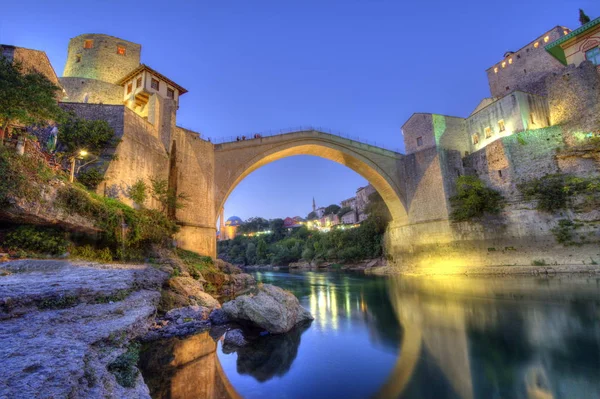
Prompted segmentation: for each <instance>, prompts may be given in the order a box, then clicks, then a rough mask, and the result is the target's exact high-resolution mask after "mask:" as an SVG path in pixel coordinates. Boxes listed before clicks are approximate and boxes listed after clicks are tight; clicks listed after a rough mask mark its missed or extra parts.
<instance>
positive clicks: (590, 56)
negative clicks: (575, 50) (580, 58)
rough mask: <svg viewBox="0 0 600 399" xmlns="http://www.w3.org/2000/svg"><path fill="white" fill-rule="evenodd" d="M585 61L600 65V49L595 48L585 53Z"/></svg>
mask: <svg viewBox="0 0 600 399" xmlns="http://www.w3.org/2000/svg"><path fill="white" fill-rule="evenodd" d="M585 59H586V60H588V61H591V62H592V64H594V65H600V48H599V47H594V48H593V49H589V50H588V51H586V52H585Z"/></svg>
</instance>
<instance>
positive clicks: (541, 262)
mask: <svg viewBox="0 0 600 399" xmlns="http://www.w3.org/2000/svg"><path fill="white" fill-rule="evenodd" d="M531 266H546V261H545V260H544V259H534V260H533V261H532V262H531Z"/></svg>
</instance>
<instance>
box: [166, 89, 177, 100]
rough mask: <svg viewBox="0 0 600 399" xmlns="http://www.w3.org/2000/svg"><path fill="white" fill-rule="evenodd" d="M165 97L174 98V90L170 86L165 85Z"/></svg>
mask: <svg viewBox="0 0 600 399" xmlns="http://www.w3.org/2000/svg"><path fill="white" fill-rule="evenodd" d="M167 97H168V98H175V90H173V89H171V88H170V87H167Z"/></svg>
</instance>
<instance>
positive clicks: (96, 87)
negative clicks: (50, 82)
mask: <svg viewBox="0 0 600 399" xmlns="http://www.w3.org/2000/svg"><path fill="white" fill-rule="evenodd" d="M59 80H60V84H61V85H62V87H63V89H64V90H65V92H66V97H65V98H63V100H62V101H63V102H75V103H83V102H87V103H91V104H111V105H122V104H123V88H122V87H121V86H119V85H115V84H112V83H108V82H104V81H102V80H96V79H87V78H68V77H63V78H60V79H59ZM86 98H87V101H86Z"/></svg>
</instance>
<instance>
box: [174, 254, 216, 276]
mask: <svg viewBox="0 0 600 399" xmlns="http://www.w3.org/2000/svg"><path fill="white" fill-rule="evenodd" d="M176 254H177V256H179V259H181V260H182V261H183V263H184V264H185V265H186V266H187V268H188V273H190V276H192V277H193V278H195V279H196V280H198V279H199V278H200V277H201V276H202V273H205V274H210V273H220V270H219V268H218V267H217V266H216V265H215V263H214V262H213V260H212V258H211V257H210V256H203V255H199V254H197V253H195V252H192V251H188V250H185V249H180V248H178V249H177V250H176Z"/></svg>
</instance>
